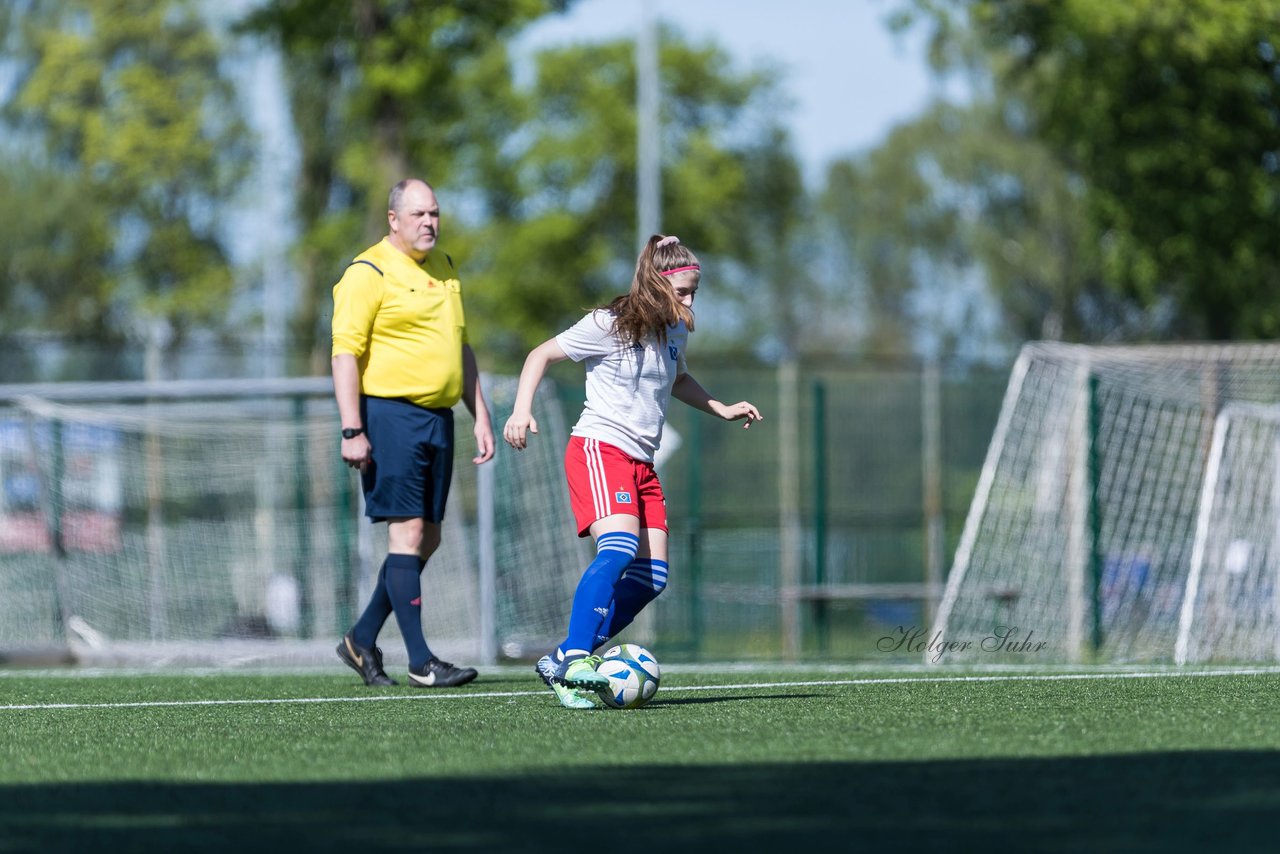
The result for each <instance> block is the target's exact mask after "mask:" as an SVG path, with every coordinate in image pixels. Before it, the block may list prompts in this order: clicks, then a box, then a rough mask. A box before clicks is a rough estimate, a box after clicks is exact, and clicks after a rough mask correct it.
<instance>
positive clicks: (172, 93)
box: [3, 0, 246, 343]
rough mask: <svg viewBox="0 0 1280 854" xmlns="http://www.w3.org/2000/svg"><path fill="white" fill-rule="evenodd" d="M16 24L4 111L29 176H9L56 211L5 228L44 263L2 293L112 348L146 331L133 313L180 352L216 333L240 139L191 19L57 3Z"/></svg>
mask: <svg viewBox="0 0 1280 854" xmlns="http://www.w3.org/2000/svg"><path fill="white" fill-rule="evenodd" d="M9 13H10V14H13V13H14V10H12V9H11V10H9ZM10 23H12V24H14V25H15V26H14V29H13V30H11V31H10V35H9V39H8V44H7V45H6V47H7V49H8V52H9V56H10V59H11V61H12V62H13V65H14V67H15V69H16V70H17V72H18V77H17V86H16V93H15V95H14V97H13V99H12V101H11V102H10V103H9V105H8V109H7V115H8V118H9V120H10V122H11V126H12V129H13V130H14V132H15V136H16V137H17V138H18V139H19V140H20V142H19V143H18V144H17V145H18V146H19V147H20V148H21V149H22V150H23V151H24V158H25V160H26V161H27V162H28V164H29V165H30V166H32V167H34V169H33V172H32V175H31V177H30V178H23V177H21V176H15V175H14V174H13V173H10V174H9V175H8V177H7V180H9V181H10V182H11V186H15V188H16V189H17V190H18V191H19V192H20V193H25V194H28V195H29V196H30V195H37V194H40V195H44V194H46V193H47V195H46V196H45V198H46V200H47V202H48V203H49V204H48V205H41V206H40V207H39V208H38V209H37V210H38V213H36V214H35V215H34V216H33V218H32V219H31V220H29V221H27V222H23V223H15V224H11V225H10V226H9V227H10V228H14V229H15V231H13V232H11V233H10V234H11V237H10V239H13V236H15V235H16V236H18V239H20V240H22V241H23V242H24V243H26V245H27V246H28V250H29V251H31V250H33V248H34V247H40V248H41V250H42V252H43V256H44V257H43V260H42V262H41V263H38V264H37V263H32V262H31V261H30V259H29V258H25V259H24V256H22V255H21V253H19V255H18V256H17V257H10V258H9V259H8V265H9V273H10V276H9V277H8V278H7V280H6V282H5V284H4V286H3V287H5V288H6V289H7V299H8V300H9V301H10V302H12V301H16V302H18V303H22V304H24V305H26V306H27V309H28V310H27V312H26V313H25V317H24V320H26V321H29V322H32V323H37V324H40V325H42V326H45V327H46V328H53V329H59V330H61V331H65V332H68V333H71V334H74V335H87V336H92V337H96V338H99V339H107V340H110V339H118V338H119V337H120V336H123V335H128V334H130V333H134V332H138V331H140V330H138V329H137V328H136V326H135V323H134V318H135V317H136V316H137V314H138V313H141V314H142V315H143V316H144V317H145V318H147V320H146V321H144V323H143V324H142V325H144V326H147V325H151V324H156V323H160V324H163V325H165V326H166V327H167V328H168V329H169V330H170V331H171V332H172V333H174V334H173V335H172V336H171V337H170V339H169V340H170V342H171V343H176V342H177V341H179V340H181V336H182V334H183V333H184V332H185V331H186V330H188V329H190V328H192V327H196V326H202V325H216V324H217V323H218V322H219V320H220V318H221V317H222V316H223V315H224V312H225V306H226V304H227V301H228V297H229V295H230V293H231V291H232V286H233V276H232V273H231V269H230V266H229V262H228V258H227V254H226V252H225V249H224V246H223V243H222V241H221V239H220V237H219V234H218V216H217V215H218V212H219V210H220V205H221V204H222V203H223V202H224V201H225V200H227V199H228V198H229V197H230V195H231V193H232V192H233V190H234V188H235V185H236V181H237V179H238V176H239V175H240V171H239V168H238V166H237V164H238V162H239V161H240V160H242V158H243V148H242V147H241V146H242V145H243V144H244V142H245V140H246V137H245V134H244V131H243V126H242V125H241V124H240V123H239V122H238V121H237V119H236V113H235V111H234V110H233V109H232V108H231V106H230V105H231V100H232V98H231V89H230V87H229V85H228V84H227V83H226V82H225V81H224V80H223V78H222V77H221V76H220V74H219V69H218V61H219V53H218V46H217V44H216V42H215V40H214V38H213V37H212V35H211V34H210V32H209V30H208V28H207V26H206V25H205V23H204V22H203V20H202V19H201V18H200V17H199V15H198V14H197V10H195V9H194V8H193V7H192V5H191V4H190V3H187V2H183V0H165V2H141V0H93V2H90V1H89V0H50V2H41V3H39V4H30V6H29V7H27V8H25V9H24V10H23V14H22V15H21V16H19V17H18V20H16V21H12V20H11V21H10ZM40 217H46V218H48V221H47V222H40V221H39V218H40ZM28 254H29V253H28Z"/></svg>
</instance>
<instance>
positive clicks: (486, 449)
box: [462, 344, 493, 465]
mask: <svg viewBox="0 0 1280 854" xmlns="http://www.w3.org/2000/svg"><path fill="white" fill-rule="evenodd" d="M462 402H463V404H465V405H466V407H467V410H468V411H470V413H471V415H472V416H473V417H474V418H475V419H476V426H475V431H474V432H475V437H476V448H477V449H478V451H479V453H477V454H476V456H474V457H472V458H471V462H473V463H475V464H476V465H480V463H485V462H488V461H489V460H491V459H493V422H492V421H491V420H490V418H489V406H488V405H487V404H486V403H485V402H484V390H483V389H482V388H481V387H480V371H479V369H477V368H476V354H475V352H474V351H472V349H471V345H470V344H463V345H462Z"/></svg>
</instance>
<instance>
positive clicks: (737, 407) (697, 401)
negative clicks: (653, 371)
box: [671, 372, 764, 430]
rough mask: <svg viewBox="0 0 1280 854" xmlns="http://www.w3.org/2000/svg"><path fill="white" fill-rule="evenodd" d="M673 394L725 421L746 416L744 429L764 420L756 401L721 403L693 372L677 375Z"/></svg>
mask: <svg viewBox="0 0 1280 854" xmlns="http://www.w3.org/2000/svg"><path fill="white" fill-rule="evenodd" d="M671 396H672V397H674V398H675V399H676V400H678V401H680V402H681V403H687V404H688V405H689V406H692V407H693V408H694V409H700V410H702V411H703V412H706V413H707V414H709V415H714V416H716V417H717V418H723V419H724V420H725V421H741V420H742V419H744V418H745V419H746V420H747V423H746V424H743V425H742V429H744V430H745V429H747V428H748V427H750V426H751V425H752V424H754V423H755V422H757V421H763V420H764V416H763V415H761V414H760V410H759V409H757V408H756V405H755V404H754V403H750V402H749V401H745V400H740V401H738V402H737V403H730V404H724V403H721V402H720V401H718V400H716V399H715V398H714V397H712V396H711V393H710V392H708V391H707V390H706V389H705V388H703V387H702V386H701V385H700V384H699V383H698V381H697V380H695V379H694V378H693V374H690V373H687V372H686V373H683V374H680V375H679V376H678V377H676V382H675V385H673V386H672V387H671Z"/></svg>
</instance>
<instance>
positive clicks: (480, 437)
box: [471, 418, 493, 465]
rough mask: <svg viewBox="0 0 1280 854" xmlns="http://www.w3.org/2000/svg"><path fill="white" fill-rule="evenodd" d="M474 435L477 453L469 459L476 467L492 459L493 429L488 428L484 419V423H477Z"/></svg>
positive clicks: (487, 422)
mask: <svg viewBox="0 0 1280 854" xmlns="http://www.w3.org/2000/svg"><path fill="white" fill-rule="evenodd" d="M474 433H475V437H476V448H477V449H478V450H479V453H478V454H476V455H475V456H474V457H472V458H471V462H473V463H475V464H476V465H480V464H481V463H487V462H489V460H491V459H493V427H492V426H490V424H489V420H488V419H487V418H486V419H485V420H484V423H481V422H479V421H477V422H476V426H475V430H474Z"/></svg>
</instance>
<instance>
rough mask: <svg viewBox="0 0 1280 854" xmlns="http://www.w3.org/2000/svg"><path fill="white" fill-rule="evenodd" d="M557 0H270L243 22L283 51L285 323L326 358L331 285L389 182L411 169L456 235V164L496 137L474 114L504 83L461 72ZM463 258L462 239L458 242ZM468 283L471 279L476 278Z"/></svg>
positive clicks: (378, 230) (483, 64) (451, 244)
mask: <svg viewBox="0 0 1280 854" xmlns="http://www.w3.org/2000/svg"><path fill="white" fill-rule="evenodd" d="M566 5H567V3H566V2H564V0H489V2H482V0H468V2H454V3H404V2H400V0H356V2H346V0H267V2H265V3H263V4H261V5H260V6H259V7H258V8H257V9H256V11H254V12H253V13H252V14H251V15H250V16H249V17H247V18H246V19H245V20H244V21H243V22H242V24H241V28H242V29H243V30H244V31H247V32H254V33H259V34H262V35H265V36H266V37H268V38H269V39H270V40H271V41H273V42H274V43H275V44H277V45H278V46H279V47H280V49H281V50H282V51H283V53H284V55H285V57H286V60H287V61H286V64H285V68H286V77H287V84H288V89H289V94H290V100H291V106H292V110H291V112H292V116H293V119H294V123H295V128H296V131H297V138H298V143H299V146H300V155H301V161H302V174H301V176H300V185H299V188H298V206H297V210H298V214H299V218H300V230H301V232H302V238H301V241H300V245H299V246H298V247H296V251H295V261H296V265H297V269H298V272H299V275H300V278H301V280H302V281H301V285H302V287H301V294H302V298H301V301H300V303H299V305H298V307H297V310H296V314H295V320H294V324H293V328H294V333H295V335H298V336H299V337H300V338H301V340H303V341H304V342H307V343H308V344H309V345H310V347H311V349H312V367H313V369H314V370H316V371H320V370H322V369H323V370H327V364H328V343H329V330H328V310H329V306H330V304H331V299H330V289H331V288H332V285H333V283H334V282H336V281H337V279H338V277H339V276H340V275H341V273H342V269H343V268H344V267H345V265H346V262H347V261H348V260H349V259H350V258H351V257H353V256H354V255H355V254H356V253H358V252H359V251H361V250H362V249H363V248H364V247H366V246H367V245H369V244H370V243H373V242H374V241H376V240H377V239H378V238H379V237H380V236H381V235H382V234H385V233H386V211H385V199H386V194H387V190H388V189H389V188H390V187H391V185H392V184H394V183H395V182H396V181H398V180H400V179H401V178H403V177H406V176H408V175H418V176H421V177H423V178H425V179H427V180H428V181H431V182H432V183H433V184H434V185H436V188H437V190H438V192H439V195H440V197H441V198H440V200H441V205H442V208H443V213H444V217H443V225H442V245H444V246H446V247H448V248H449V251H450V253H451V254H455V253H454V252H453V250H454V249H456V248H457V247H458V246H459V244H460V243H462V242H465V241H460V240H459V228H458V221H457V220H456V219H455V216H456V214H457V212H458V207H459V205H458V204H457V200H458V198H459V195H461V194H460V193H459V191H458V189H457V188H458V187H459V185H460V178H459V170H460V164H461V163H462V162H463V160H464V158H465V157H466V156H467V155H466V152H469V151H471V150H473V149H475V148H476V147H478V146H479V147H483V146H486V145H488V146H492V145H494V144H499V143H501V140H502V137H497V138H496V139H495V138H493V137H491V136H489V129H486V128H483V127H481V128H479V129H478V132H479V133H480V134H481V137H479V138H477V137H475V136H473V132H474V131H476V125H475V122H474V120H473V119H472V116H473V114H475V113H483V114H485V115H493V114H495V113H498V112H500V110H499V108H498V107H497V106H496V105H494V106H491V104H492V103H493V102H495V101H498V102H500V101H502V96H501V94H500V93H497V94H495V93H490V92H489V91H487V90H485V89H483V88H476V87H475V86H471V85H467V84H466V83H464V82H462V81H464V80H471V81H475V80H477V79H483V73H484V71H485V70H486V69H492V67H493V66H494V65H495V63H497V67H498V69H505V49H504V47H503V43H504V40H505V39H506V38H508V37H509V36H510V35H511V34H512V33H514V32H516V31H518V30H519V28H520V27H522V26H523V25H524V24H526V23H528V22H529V21H531V20H533V19H534V18H537V17H538V16H540V15H543V14H546V13H548V12H550V11H553V10H558V9H562V8H564V7H565V6H566ZM456 254H458V255H459V256H460V257H461V258H464V259H465V258H466V257H467V256H466V253H465V252H458V253H456ZM472 290H473V291H474V282H472Z"/></svg>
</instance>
